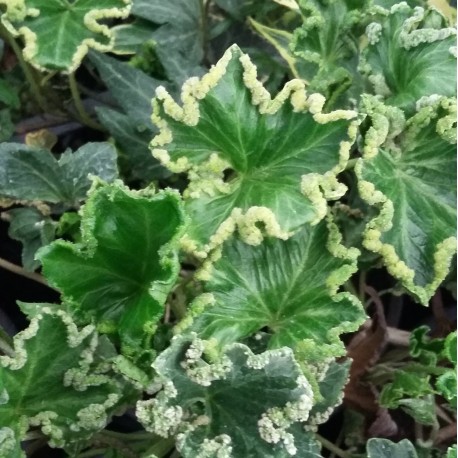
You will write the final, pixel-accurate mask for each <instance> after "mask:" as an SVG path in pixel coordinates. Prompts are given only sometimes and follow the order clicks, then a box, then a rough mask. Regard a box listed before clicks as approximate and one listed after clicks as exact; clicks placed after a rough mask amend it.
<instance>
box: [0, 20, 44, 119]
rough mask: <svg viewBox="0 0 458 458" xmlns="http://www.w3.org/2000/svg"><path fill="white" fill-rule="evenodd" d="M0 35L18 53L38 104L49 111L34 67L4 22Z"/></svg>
mask: <svg viewBox="0 0 458 458" xmlns="http://www.w3.org/2000/svg"><path fill="white" fill-rule="evenodd" d="M0 36H1V37H2V38H4V39H5V41H6V42H7V43H8V44H9V45H10V47H11V49H12V50H13V52H14V54H15V55H16V57H17V60H18V63H19V65H20V67H21V69H22V71H23V72H24V76H25V78H26V80H27V83H28V84H29V86H30V91H31V93H32V95H33V97H34V98H35V100H36V102H37V104H38V106H39V107H40V108H41V110H42V111H47V106H46V99H45V98H44V97H43V94H42V93H41V89H40V86H39V84H38V83H37V81H36V79H35V76H34V74H33V70H32V68H31V67H30V65H29V64H28V63H27V62H26V61H25V60H24V56H23V55H22V50H21V48H20V46H19V45H18V44H17V42H16V40H15V39H14V38H13V37H12V36H11V34H10V33H9V32H8V30H7V29H6V27H5V26H4V25H3V24H0Z"/></svg>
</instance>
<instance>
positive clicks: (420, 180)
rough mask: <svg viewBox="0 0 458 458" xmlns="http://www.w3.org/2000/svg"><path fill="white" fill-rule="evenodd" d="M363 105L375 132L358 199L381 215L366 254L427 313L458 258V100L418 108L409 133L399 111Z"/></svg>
mask: <svg viewBox="0 0 458 458" xmlns="http://www.w3.org/2000/svg"><path fill="white" fill-rule="evenodd" d="M366 102H367V103H366V105H367V104H372V103H373V105H372V107H371V108H370V109H369V110H368V112H369V114H370V115H371V117H372V123H373V125H372V127H371V128H370V129H369V131H368V132H367V134H366V141H365V143H366V144H365V148H364V157H363V159H360V160H359V161H358V163H357V165H356V167H355V171H356V174H357V176H358V179H359V185H358V188H359V191H360V194H361V197H362V198H363V199H364V200H365V201H366V202H368V203H369V204H371V205H376V206H377V207H378V208H379V211H380V213H379V215H378V216H377V217H375V218H374V219H373V220H372V221H370V222H369V223H368V225H367V227H366V230H365V233H364V246H365V247H366V248H367V249H368V250H370V251H373V252H375V253H379V254H380V255H381V256H382V258H383V260H384V262H385V265H386V266H387V269H388V271H389V272H390V273H391V275H393V276H394V277H395V278H397V279H398V280H399V281H400V282H401V283H402V285H403V286H404V287H405V288H406V289H407V290H408V291H410V292H411V293H412V294H414V295H415V296H416V297H417V298H418V299H419V300H420V302H422V303H423V304H425V305H426V304H427V302H428V300H429V298H430V297H431V296H432V295H433V293H434V291H435V290H436V288H437V287H438V286H439V284H440V283H441V282H442V280H444V278H445V277H446V275H447V272H448V269H449V266H450V262H451V259H452V257H453V255H454V253H455V252H456V238H455V237H456V167H455V165H456V149H455V143H456V126H455V125H454V123H455V119H456V100H455V99H445V98H439V99H437V98H433V99H429V100H426V101H425V105H424V106H422V104H423V102H422V103H420V104H419V111H418V113H417V114H416V115H414V116H413V117H411V118H410V119H409V120H408V121H407V122H406V123H405V126H403V124H404V121H403V119H402V118H403V116H402V113H400V112H398V111H396V109H389V108H388V107H385V106H383V105H379V104H378V102H374V100H373V99H366ZM396 117H397V121H396V122H397V125H395V126H394V127H393V129H394V130H393V132H391V133H390V132H389V129H390V127H389V126H390V122H391V121H392V120H393V119H394V118H396ZM394 137H396V138H395V139H394Z"/></svg>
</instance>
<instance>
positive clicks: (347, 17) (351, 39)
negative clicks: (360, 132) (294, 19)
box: [291, 0, 369, 100]
mask: <svg viewBox="0 0 458 458" xmlns="http://www.w3.org/2000/svg"><path fill="white" fill-rule="evenodd" d="M368 3H369V2H368V1H367V0H366V1H363V2H357V1H356V2H355V1H354V0H331V1H326V0H302V1H300V2H299V5H300V11H301V13H302V17H303V19H304V22H303V24H302V26H301V27H300V28H298V29H296V30H295V32H294V36H293V40H292V43H291V49H292V51H293V53H294V54H295V55H296V56H297V57H298V60H299V61H302V65H300V71H301V76H302V77H303V78H306V79H307V80H309V82H310V86H309V90H311V91H317V92H320V93H322V94H324V95H325V96H326V97H331V98H332V100H335V98H337V97H338V96H339V95H340V94H342V93H343V92H345V91H346V90H347V89H348V88H349V87H350V85H351V84H352V83H355V82H356V80H358V79H359V75H358V72H357V65H358V40H359V35H360V33H361V32H362V30H364V28H363V24H364V19H365V16H366V15H367V4H368Z"/></svg>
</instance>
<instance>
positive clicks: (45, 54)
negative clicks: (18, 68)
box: [0, 0, 131, 73]
mask: <svg viewBox="0 0 458 458" xmlns="http://www.w3.org/2000/svg"><path fill="white" fill-rule="evenodd" d="M130 3H131V0H74V1H71V2H70V1H62V0H1V1H0V4H3V5H5V6H6V11H5V13H4V14H3V15H2V16H1V20H2V22H3V24H4V25H5V27H6V28H7V29H8V31H9V32H10V33H12V34H13V35H22V36H23V38H24V41H25V48H24V50H23V53H24V57H25V59H26V60H28V61H30V63H32V64H33V65H34V66H35V67H37V68H38V69H40V70H58V71H66V72H68V73H71V72H73V71H75V70H76V69H77V68H78V67H79V65H80V64H81V61H82V60H83V58H84V56H85V55H86V54H87V52H88V49H89V48H94V49H97V50H99V51H103V52H106V51H109V50H110V49H111V48H112V46H113V43H114V37H113V34H112V32H111V30H110V28H109V27H108V26H107V25H106V24H104V23H103V22H102V20H107V19H116V18H126V17H127V16H128V15H129V11H130Z"/></svg>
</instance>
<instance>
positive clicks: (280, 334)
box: [176, 219, 365, 361]
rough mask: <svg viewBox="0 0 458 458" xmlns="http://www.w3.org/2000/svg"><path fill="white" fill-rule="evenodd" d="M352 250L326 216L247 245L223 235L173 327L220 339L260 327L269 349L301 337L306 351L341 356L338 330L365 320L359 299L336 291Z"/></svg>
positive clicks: (348, 271) (351, 266) (351, 268)
mask: <svg viewBox="0 0 458 458" xmlns="http://www.w3.org/2000/svg"><path fill="white" fill-rule="evenodd" d="M357 256H358V251H357V250H354V249H350V250H347V249H345V248H344V247H343V246H342V245H341V244H340V234H339V233H338V231H337V228H336V227H335V225H334V224H333V222H332V220H331V219H329V220H328V222H327V223H326V222H321V223H320V224H318V225H316V226H310V225H306V226H304V227H303V228H302V229H301V230H300V232H298V234H296V235H295V236H293V237H291V238H290V239H289V240H287V241H282V240H278V239H269V240H265V241H264V242H263V243H262V244H261V245H259V246H250V245H247V244H245V243H243V242H242V241H240V240H238V239H232V240H229V241H228V242H226V243H225V244H224V246H223V249H222V253H221V257H220V259H219V260H217V261H216V262H215V263H214V265H213V266H204V270H203V271H202V272H201V273H200V278H202V277H205V276H208V277H209V278H207V279H208V281H207V283H206V284H205V286H204V291H205V294H203V295H202V296H200V297H199V298H197V300H196V301H195V303H194V304H193V306H192V307H191V311H190V313H189V315H188V316H187V317H185V319H184V321H183V322H182V323H180V324H178V326H177V328H176V332H182V331H183V329H184V328H186V327H187V326H190V329H191V330H192V331H195V332H196V333H198V335H199V336H200V337H202V338H203V339H210V338H214V339H216V340H217V341H218V343H219V344H221V345H223V344H227V343H232V342H236V341H238V340H241V339H243V338H245V337H247V336H249V335H251V334H254V333H256V332H258V331H260V330H261V329H263V328H265V327H267V328H268V329H269V332H271V333H272V336H271V338H270V341H269V347H270V348H278V347H282V346H289V347H292V348H295V347H296V346H297V345H298V344H299V343H300V342H302V344H304V342H303V341H304V340H305V341H306V343H307V347H310V348H308V350H309V351H311V349H312V348H316V351H317V352H319V353H320V354H321V353H323V355H324V354H325V353H326V358H329V356H341V355H344V354H345V348H344V346H343V344H342V342H341V341H340V339H339V335H340V334H342V333H344V332H351V331H355V330H357V329H358V327H359V326H360V325H361V324H362V323H363V322H364V320H365V313H364V311H363V308H362V306H361V304H360V303H359V301H358V300H357V299H356V298H355V297H354V296H352V295H350V294H348V293H338V292H337V291H338V289H339V287H340V285H342V284H343V283H344V282H345V281H346V280H347V279H348V278H349V277H350V276H351V275H352V273H354V272H355V271H356V258H357ZM326 348H328V351H326V352H325V349H326ZM306 359H307V360H309V361H310V359H311V356H310V355H309V356H308V357H307V358H306Z"/></svg>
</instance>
